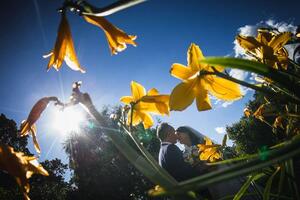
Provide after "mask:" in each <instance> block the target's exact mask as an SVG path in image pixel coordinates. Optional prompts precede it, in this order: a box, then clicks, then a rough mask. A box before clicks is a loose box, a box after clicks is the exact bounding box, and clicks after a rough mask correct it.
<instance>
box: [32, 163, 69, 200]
mask: <svg viewBox="0 0 300 200" xmlns="http://www.w3.org/2000/svg"><path fill="white" fill-rule="evenodd" d="M41 164H42V165H43V167H44V168H45V169H46V170H47V171H48V173H49V176H39V175H35V176H33V177H32V178H31V179H30V185H31V190H30V198H31V199H32V200H35V199H36V200H39V199H51V200H52V199H53V200H64V199H66V198H67V195H68V193H69V191H70V190H71V186H70V184H69V183H67V182H66V181H65V179H64V175H65V172H66V170H67V169H68V165H67V164H63V163H62V162H61V160H60V159H57V158H55V159H53V160H45V161H44V162H41Z"/></svg>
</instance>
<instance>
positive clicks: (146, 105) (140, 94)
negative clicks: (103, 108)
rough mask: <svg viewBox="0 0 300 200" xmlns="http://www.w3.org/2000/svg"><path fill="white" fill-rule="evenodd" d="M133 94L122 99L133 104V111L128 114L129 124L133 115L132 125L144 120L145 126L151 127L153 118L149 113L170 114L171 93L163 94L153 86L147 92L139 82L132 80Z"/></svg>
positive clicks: (128, 103)
mask: <svg viewBox="0 0 300 200" xmlns="http://www.w3.org/2000/svg"><path fill="white" fill-rule="evenodd" d="M130 86H131V95H132V96H123V97H122V98H121V99H120V101H122V102H123V103H125V104H127V105H131V106H133V107H132V110H133V113H132V116H131V111H129V112H128V115H127V124H130V120H131V117H132V125H133V126H136V125H138V124H139V123H141V122H143V125H144V127H145V128H146V129H147V128H150V127H151V126H152V125H153V123H154V122H153V119H152V117H151V115H150V114H149V113H153V114H159V115H168V114H169V106H168V104H169V95H161V94H159V92H158V91H157V90H156V89H155V88H152V89H150V90H149V91H148V92H147V93H146V89H145V88H144V87H143V86H142V85H141V84H139V83H137V82H135V81H131V84H130Z"/></svg>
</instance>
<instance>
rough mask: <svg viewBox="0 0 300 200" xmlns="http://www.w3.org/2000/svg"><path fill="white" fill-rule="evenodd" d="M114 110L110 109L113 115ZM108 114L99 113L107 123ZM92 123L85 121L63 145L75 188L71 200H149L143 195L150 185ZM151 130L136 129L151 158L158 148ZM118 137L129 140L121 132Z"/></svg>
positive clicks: (99, 128) (106, 112)
mask: <svg viewBox="0 0 300 200" xmlns="http://www.w3.org/2000/svg"><path fill="white" fill-rule="evenodd" d="M118 109H120V108H114V109H112V110H113V111H114V112H115V111H118ZM110 112H111V110H110V109H108V108H106V109H104V110H103V111H102V115H103V117H104V118H105V119H106V120H107V121H110V119H109V114H110ZM93 124H94V122H93V120H89V126H85V127H83V128H82V130H81V131H80V132H79V133H74V134H72V136H71V137H70V138H69V139H68V141H67V142H66V144H65V150H66V152H67V154H68V155H69V160H70V166H71V168H72V169H73V170H74V175H73V177H72V180H71V181H72V182H73V183H74V184H75V186H76V187H77V189H76V190H74V191H73V194H72V199H120V200H121V199H149V198H150V197H148V195H147V194H146V192H147V191H148V189H150V188H151V187H153V184H152V183H151V182H149V181H148V180H147V179H146V178H145V177H144V176H143V175H142V174H141V173H140V172H139V171H138V170H136V169H135V167H134V166H133V165H132V164H131V163H130V162H128V161H127V159H126V158H125V157H124V156H123V155H122V153H121V152H120V151H118V149H116V148H115V146H114V145H113V143H112V142H111V141H110V140H109V139H108V137H107V136H106V135H105V130H104V129H103V128H102V129H101V127H96V126H93ZM108 124H109V127H106V128H110V129H115V130H116V131H118V130H119V127H118V126H117V124H114V123H113V122H112V121H111V122H110V123H108ZM153 131H154V130H150V131H147V132H145V130H144V129H143V128H141V127H139V128H138V130H137V135H138V137H140V139H141V141H142V142H143V143H144V145H145V146H146V147H147V148H148V149H149V150H150V151H151V152H152V153H153V154H154V155H155V154H157V153H158V149H159V146H157V142H158V141H157V140H156V138H155V137H152V136H153V135H152V134H153ZM118 134H122V135H123V137H124V140H128V141H131V140H130V139H129V138H128V136H126V135H125V134H123V133H122V132H120V133H118ZM155 140H156V141H155ZM158 144H159V143H158Z"/></svg>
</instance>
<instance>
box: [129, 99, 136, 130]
mask: <svg viewBox="0 0 300 200" xmlns="http://www.w3.org/2000/svg"><path fill="white" fill-rule="evenodd" d="M134 105H135V104H131V106H130V126H129V131H130V132H132V131H133V128H132V120H133V108H134Z"/></svg>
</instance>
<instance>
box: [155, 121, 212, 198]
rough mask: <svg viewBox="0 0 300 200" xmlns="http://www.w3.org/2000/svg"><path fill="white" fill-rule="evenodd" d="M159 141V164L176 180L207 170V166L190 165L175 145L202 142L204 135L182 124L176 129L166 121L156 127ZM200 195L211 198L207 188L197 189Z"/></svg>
mask: <svg viewBox="0 0 300 200" xmlns="http://www.w3.org/2000/svg"><path fill="white" fill-rule="evenodd" d="M157 137H158V139H159V140H160V142H161V146H160V151H159V158H158V160H159V165H160V166H161V167H162V168H164V169H165V170H166V171H167V172H168V173H169V174H170V175H171V176H173V177H174V178H175V179H176V180H177V181H179V182H180V181H184V180H187V179H190V178H193V177H196V176H199V175H201V174H203V173H206V172H207V167H205V166H204V165H203V167H201V166H199V165H198V166H197V167H195V166H192V165H191V164H189V163H188V162H186V161H185V160H184V155H183V152H182V151H181V150H180V149H179V147H178V146H177V145H176V143H177V141H179V142H180V143H181V144H182V145H184V146H185V147H186V148H188V147H191V146H195V145H197V144H200V143H203V141H204V137H203V135H201V134H200V133H199V132H196V131H194V130H193V129H192V128H190V127H186V126H182V127H179V128H177V129H176V130H175V129H174V128H173V127H172V126H171V125H169V124H168V123H162V124H160V126H159V127H158V129H157ZM198 192H199V193H200V195H201V196H204V197H206V198H209V199H211V195H210V192H209V191H208V189H202V190H200V191H198Z"/></svg>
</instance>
